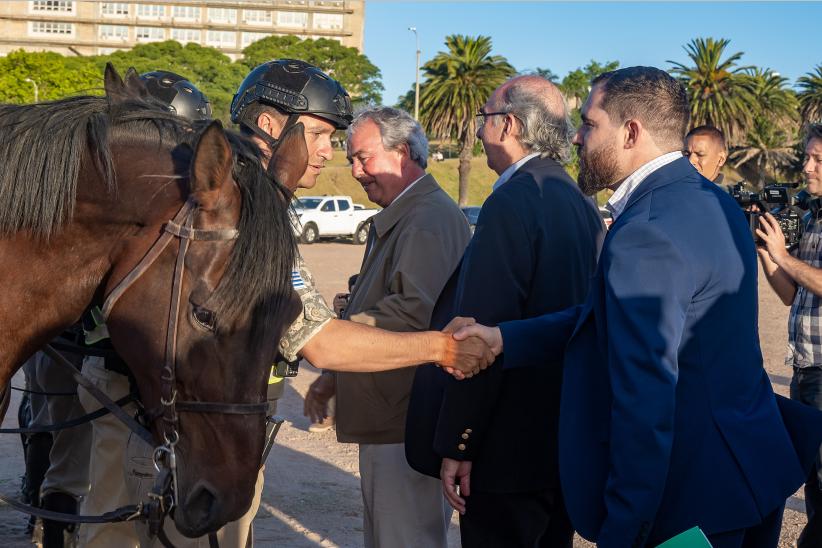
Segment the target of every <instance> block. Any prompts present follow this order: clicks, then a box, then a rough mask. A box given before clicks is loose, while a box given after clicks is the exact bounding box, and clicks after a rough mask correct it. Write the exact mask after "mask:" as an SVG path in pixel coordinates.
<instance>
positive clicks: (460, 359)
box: [437, 316, 502, 380]
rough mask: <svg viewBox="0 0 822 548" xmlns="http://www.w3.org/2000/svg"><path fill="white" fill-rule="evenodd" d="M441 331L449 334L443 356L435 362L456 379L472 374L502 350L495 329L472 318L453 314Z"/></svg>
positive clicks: (497, 332)
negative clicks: (449, 337)
mask: <svg viewBox="0 0 822 548" xmlns="http://www.w3.org/2000/svg"><path fill="white" fill-rule="evenodd" d="M442 332H443V333H446V334H448V335H450V336H451V340H450V341H449V343H448V344H447V349H446V354H445V356H444V358H443V359H442V360H440V361H438V362H437V365H439V366H440V367H442V368H443V370H445V371H446V372H447V373H450V374H451V375H453V377H454V378H455V379H457V380H462V379H468V378H471V377H473V376H474V375H476V374H477V373H479V372H480V371H482V370H483V369H485V368H487V367H488V366H489V365H491V364H492V363H494V360H495V359H496V357H497V356H499V355H500V353H502V334H501V333H500V330H499V328H498V327H487V326H484V325H480V324H478V323H477V322H476V320H474V318H463V317H460V316H457V317H456V318H454V319H453V320H451V321H450V322H449V323H448V325H446V326H445V328H444V329H443V330H442Z"/></svg>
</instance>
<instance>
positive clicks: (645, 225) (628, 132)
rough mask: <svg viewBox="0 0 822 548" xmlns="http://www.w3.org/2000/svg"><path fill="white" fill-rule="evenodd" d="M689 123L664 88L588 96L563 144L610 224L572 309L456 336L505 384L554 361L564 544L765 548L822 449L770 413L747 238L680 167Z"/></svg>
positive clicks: (727, 210) (646, 82)
mask: <svg viewBox="0 0 822 548" xmlns="http://www.w3.org/2000/svg"><path fill="white" fill-rule="evenodd" d="M688 119H689V107H688V101H687V96H686V93H685V90H684V88H683V87H682V85H681V84H680V83H679V82H677V81H676V80H674V79H673V78H671V77H670V76H669V75H668V74H667V73H666V72H664V71H661V70H658V69H654V68H649V67H632V68H626V69H621V70H618V71H614V72H609V73H605V74H603V75H602V76H600V77H598V78H597V79H595V80H594V82H593V89H592V90H591V95H590V96H589V98H588V100H587V101H586V103H585V105H584V106H583V108H582V121H583V126H582V128H581V129H580V130H579V131H578V133H577V135H576V137H575V143H576V144H577V145H578V146H579V147H580V177H579V182H580V187H582V188H583V190H586V191H588V192H595V191H597V190H600V189H602V188H605V187H608V188H611V189H613V190H614V194H613V195H612V196H611V198H610V199H609V201H608V205H607V207H609V209H610V210H611V211H612V213H613V214H614V223H613V225H612V226H611V228H610V230H609V232H608V236H607V237H606V239H605V243H604V245H603V249H602V254H601V256H600V260H599V265H598V268H597V273H596V276H595V277H594V280H593V282H592V288H591V293H590V294H589V296H588V298H587V299H586V302H585V304H584V305H583V306H581V307H576V308H573V309H568V310H566V311H563V312H560V313H556V314H549V315H546V316H543V317H541V318H536V319H531V320H524V321H520V322H511V323H502V324H500V325H499V327H498V328H481V327H479V326H471V327H468V328H466V329H464V330H462V331H461V332H459V333H457V334H456V335H455V336H456V337H457V338H460V337H462V336H463V335H467V334H468V333H471V332H474V334H478V332H480V331H482V332H484V333H485V335H484V336H485V337H486V340H487V341H488V342H491V343H492V345H493V346H494V347H495V351H497V352H499V351H503V352H504V354H503V355H504V362H505V368H506V369H507V368H518V367H528V366H537V367H540V368H545V367H547V368H549V369H553V368H554V366H553V365H552V364H551V360H554V359H556V357H557V356H559V355H561V354H562V353H563V349H564V369H563V385H562V401H561V407H560V426H559V443H560V451H559V460H560V478H561V483H562V488H563V493H564V495H565V502H566V505H567V508H568V513H569V515H570V518H571V522H572V523H573V525H574V527H575V529H576V530H577V531H578V532H579V533H580V534H581V535H582V536H583V537H585V538H587V539H590V540H594V541H596V542H597V545H598V546H600V547H603V548H612V547H613V548H624V547H629V546H634V547H639V548H641V547H643V546H656V545H657V544H659V543H661V542H663V541H665V540H666V539H668V538H670V537H672V536H674V535H677V534H679V533H681V532H683V531H685V530H687V529H689V528H691V527H694V526H699V527H701V528H702V529H703V531H704V532H705V533H706V534H707V535H708V538H709V540H710V541H711V543H712V545H713V546H714V548H730V547H733V548H738V547H742V546H744V547H763V548H764V547H776V546H777V544H778V540H779V532H780V525H781V520H782V511H783V508H784V504H785V500H786V499H787V497H789V496H790V495H791V494H792V493H793V492H794V491H795V490H796V489H797V488H798V487H799V486H800V485H801V484H802V482H803V481H804V478H805V477H806V476H807V473H808V471H809V470H810V466H811V464H812V462H813V456H814V454H815V452H816V451H817V450H818V448H819V444H820V442H822V422H820V419H819V416H818V415H815V413H816V412H815V411H814V410H812V409H810V408H803V407H802V406H801V405H799V404H795V402H789V401H787V400H785V399H784V398H783V399H780V400H779V401H778V400H777V398H775V397H774V393H773V391H772V389H771V384H770V382H769V380H768V377H767V375H766V373H765V371H764V369H763V367H762V354H761V351H760V348H759V338H758V333H757V264H756V253H755V251H754V243H753V239H752V237H751V234H750V230H749V228H748V224H747V222H746V220H745V218H744V216H743V214H742V212H741V211H740V208H739V206H738V205H737V204H736V203H735V202H734V201H733V200H732V199H731V198H730V197H729V196H728V195H727V194H726V193H724V192H723V191H722V190H721V189H719V188H718V187H717V186H716V185H714V184H713V183H711V182H710V181H708V180H707V179H705V178H704V177H702V176H701V175H700V174H699V173H698V172H697V171H696V170H695V169H694V168H693V167H692V166H691V165H690V164H689V162H688V160H687V159H686V158H683V157H682V155H681V153H680V151H681V150H682V144H683V143H682V138H683V135H684V134H685V130H686V129H687V125H688ZM566 343H567V347H566ZM511 372H513V369H512V370H511ZM507 373H508V371H506V374H507ZM780 411H781V413H780ZM796 425H801V426H800V427H797V426H796ZM803 429H804V431H802V430H803ZM792 438H793V439H792Z"/></svg>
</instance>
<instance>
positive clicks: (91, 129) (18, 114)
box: [0, 96, 187, 239]
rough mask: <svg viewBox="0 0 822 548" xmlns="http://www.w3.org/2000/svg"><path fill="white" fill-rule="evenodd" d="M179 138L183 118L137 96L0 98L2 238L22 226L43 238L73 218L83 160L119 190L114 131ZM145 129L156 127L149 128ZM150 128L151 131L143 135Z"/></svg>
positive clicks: (149, 136) (183, 130)
mask: <svg viewBox="0 0 822 548" xmlns="http://www.w3.org/2000/svg"><path fill="white" fill-rule="evenodd" d="M124 125H128V126H129V128H128V129H129V132H128V133H129V134H130V135H145V136H146V137H147V138H153V139H155V140H157V139H158V138H159V139H160V140H163V141H165V140H171V141H176V142H180V141H181V140H182V139H185V138H186V137H185V133H186V132H185V127H186V126H187V124H186V123H185V122H184V121H183V120H182V119H180V118H177V117H175V116H174V115H173V114H171V113H169V112H167V111H165V110H163V109H162V108H161V107H160V106H158V105H157V104H155V103H152V102H147V101H144V100H140V99H137V98H134V99H126V100H123V101H117V102H113V101H111V100H110V99H108V98H107V97H93V96H76V97H69V98H67V99H61V100H58V101H51V102H46V103H37V104H33V105H5V104H0V166H2V169H0V236H8V235H10V234H13V233H15V232H19V231H21V230H25V231H27V232H28V233H29V234H30V235H32V236H35V237H39V238H43V239H48V238H49V237H50V236H51V235H52V234H53V233H54V232H56V231H57V230H59V229H60V228H61V227H62V226H63V225H64V224H65V223H66V221H68V220H69V219H70V218H71V215H72V213H73V211H74V204H75V200H76V194H77V180H78V177H79V175H80V166H81V164H82V161H83V159H84V158H88V159H90V160H91V161H92V163H93V164H94V167H95V168H96V169H97V170H98V171H99V172H100V174H101V175H102V176H103V178H104V180H105V183H106V186H107V187H108V190H109V191H111V192H113V191H115V190H116V174H115V171H114V163H113V162H112V158H111V150H110V146H109V145H110V141H111V138H112V136H113V135H112V134H113V133H115V132H117V133H120V132H119V131H118V130H120V129H121V127H122V126H124ZM148 127H151V128H154V131H147V129H148ZM148 134H150V135H148Z"/></svg>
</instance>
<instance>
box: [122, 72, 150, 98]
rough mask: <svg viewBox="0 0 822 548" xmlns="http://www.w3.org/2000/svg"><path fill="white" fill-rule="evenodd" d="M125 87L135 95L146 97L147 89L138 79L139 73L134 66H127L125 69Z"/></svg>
mask: <svg viewBox="0 0 822 548" xmlns="http://www.w3.org/2000/svg"><path fill="white" fill-rule="evenodd" d="M124 80H125V87H126V90H128V92H130V93H131V94H132V95H134V96H135V97H148V89H146V85H145V84H144V83H143V81H142V80H141V79H140V75H139V74H138V73H137V70H136V69H135V68H134V67H129V69H128V70H127V71H126V77H125V78H124Z"/></svg>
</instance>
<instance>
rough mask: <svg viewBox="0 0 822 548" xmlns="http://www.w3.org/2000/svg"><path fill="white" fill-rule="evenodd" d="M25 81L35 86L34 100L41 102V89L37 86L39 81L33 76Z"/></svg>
mask: <svg viewBox="0 0 822 548" xmlns="http://www.w3.org/2000/svg"><path fill="white" fill-rule="evenodd" d="M25 81H26V82H28V83H30V84H31V85H32V86H34V102H35V103H39V102H40V90H39V89H38V88H37V82H35V81H34V80H32V79H31V78H26V79H25Z"/></svg>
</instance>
